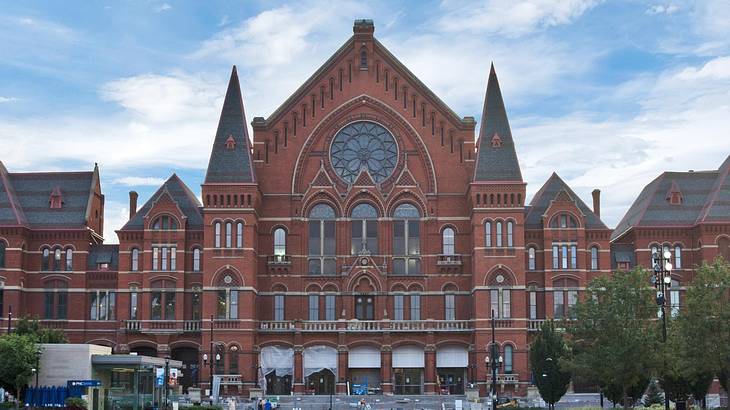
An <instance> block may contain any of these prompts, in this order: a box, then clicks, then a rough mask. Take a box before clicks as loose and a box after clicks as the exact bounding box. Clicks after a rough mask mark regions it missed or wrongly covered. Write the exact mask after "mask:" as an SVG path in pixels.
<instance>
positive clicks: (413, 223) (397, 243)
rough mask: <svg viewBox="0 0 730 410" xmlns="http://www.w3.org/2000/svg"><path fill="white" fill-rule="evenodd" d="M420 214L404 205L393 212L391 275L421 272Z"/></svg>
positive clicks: (410, 206)
mask: <svg viewBox="0 0 730 410" xmlns="http://www.w3.org/2000/svg"><path fill="white" fill-rule="evenodd" d="M420 218H421V212H420V211H419V210H418V208H416V206H415V205H413V204H409V203H404V204H401V205H398V207H397V208H395V211H393V273H394V274H396V275H413V274H418V273H420V271H421V258H420V255H421V237H420V229H421V222H420Z"/></svg>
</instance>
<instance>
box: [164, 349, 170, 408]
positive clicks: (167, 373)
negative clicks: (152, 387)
mask: <svg viewBox="0 0 730 410" xmlns="http://www.w3.org/2000/svg"><path fill="white" fill-rule="evenodd" d="M169 378H170V358H168V357H166V358H165V409H167V390H168V389H169V387H170V379H169Z"/></svg>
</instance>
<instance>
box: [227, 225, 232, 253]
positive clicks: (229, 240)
mask: <svg viewBox="0 0 730 410" xmlns="http://www.w3.org/2000/svg"><path fill="white" fill-rule="evenodd" d="M232 246H233V224H232V223H230V222H226V248H230V247H232Z"/></svg>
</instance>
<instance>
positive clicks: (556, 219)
mask: <svg viewBox="0 0 730 410" xmlns="http://www.w3.org/2000/svg"><path fill="white" fill-rule="evenodd" d="M550 227H551V228H560V229H568V228H570V229H575V228H577V227H578V221H576V219H575V217H574V216H573V215H571V214H569V213H567V212H562V213H559V214H557V215H555V216H553V218H552V219H551V220H550Z"/></svg>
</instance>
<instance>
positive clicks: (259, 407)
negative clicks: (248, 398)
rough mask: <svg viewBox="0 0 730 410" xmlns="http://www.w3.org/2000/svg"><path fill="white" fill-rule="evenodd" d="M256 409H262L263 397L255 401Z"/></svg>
mask: <svg viewBox="0 0 730 410" xmlns="http://www.w3.org/2000/svg"><path fill="white" fill-rule="evenodd" d="M256 409H257V410H264V399H259V400H258V402H257V403H256Z"/></svg>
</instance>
